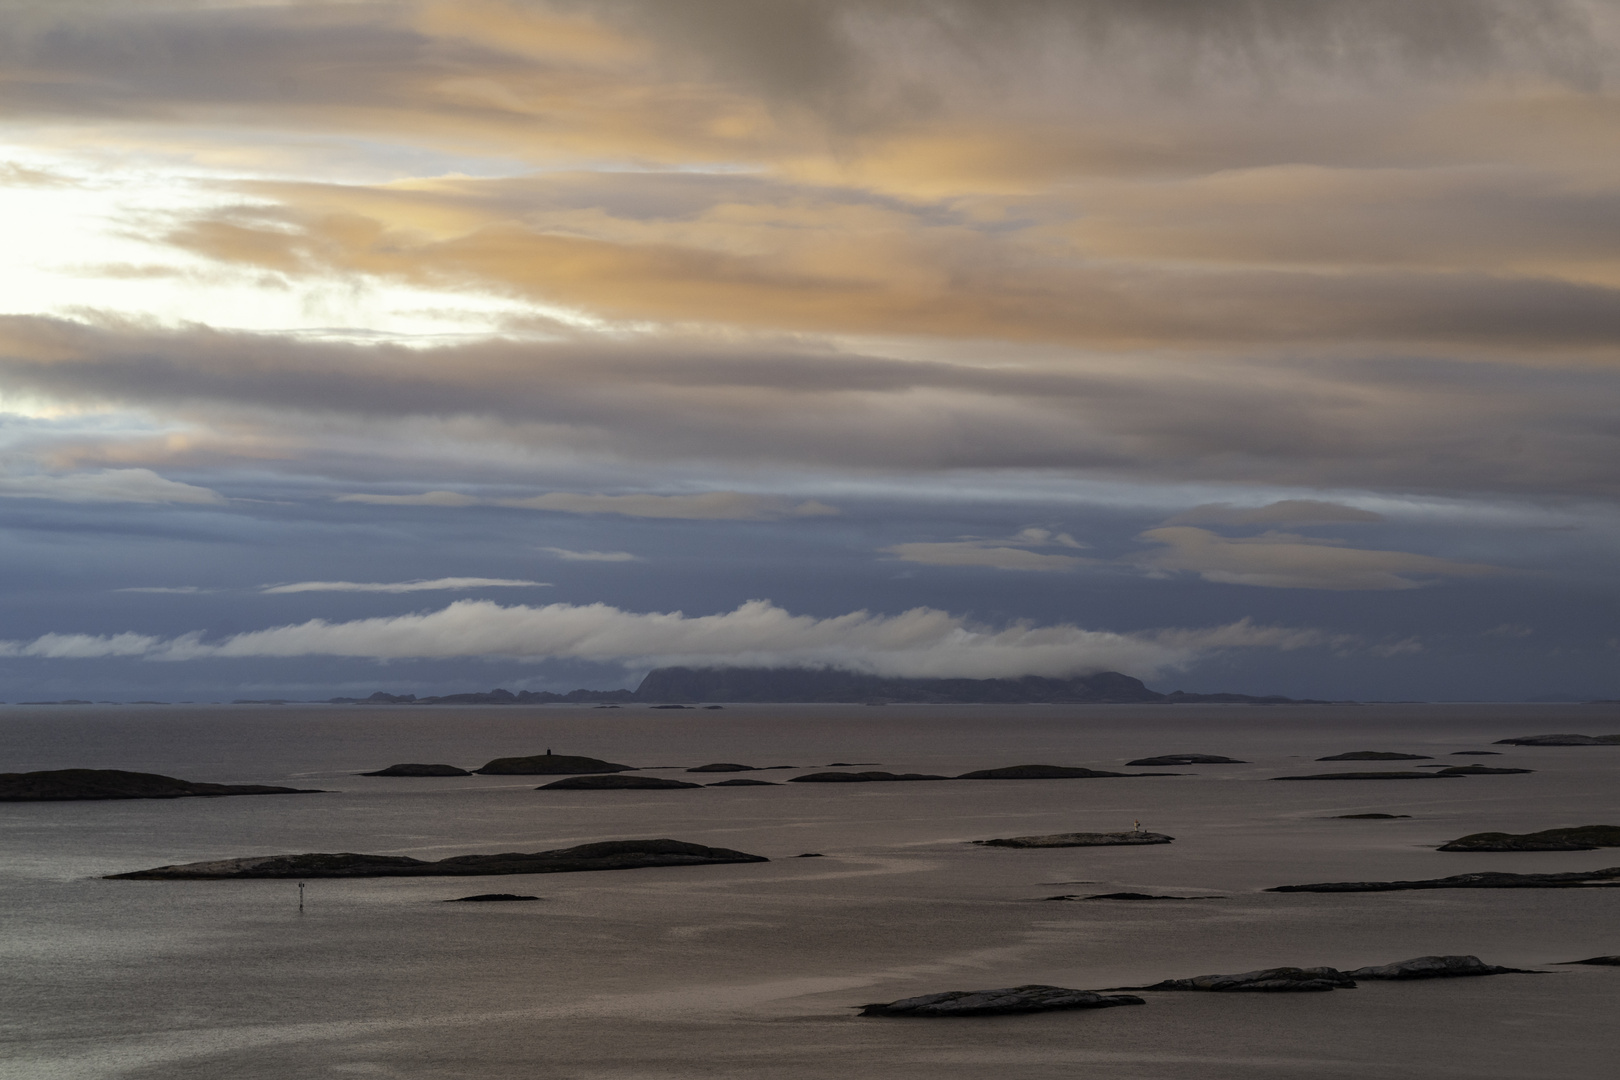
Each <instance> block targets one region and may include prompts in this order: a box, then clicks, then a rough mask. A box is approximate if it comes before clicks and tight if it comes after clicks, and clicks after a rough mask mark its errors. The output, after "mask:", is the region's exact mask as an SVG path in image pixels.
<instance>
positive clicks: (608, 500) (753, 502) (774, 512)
mask: <svg viewBox="0 0 1620 1080" xmlns="http://www.w3.org/2000/svg"><path fill="white" fill-rule="evenodd" d="M337 501H338V502H357V503H371V504H373V505H377V506H451V507H454V506H509V507H515V508H516V509H519V510H552V511H556V512H559V513H564V514H621V515H623V516H625V517H644V518H686V519H689V520H693V521H773V520H775V519H777V518H784V517H826V516H828V515H833V514H837V513H838V512H839V511H838V509H837V508H836V507H832V506H828V505H826V504H825V503H819V502H815V501H811V502H802V503H797V504H795V503H792V502H790V501H788V500H785V499H775V498H771V497H769V496H765V495H749V494H745V493H744V492H740V491H704V492H700V493H698V494H695V495H647V494H634V495H595V494H588V493H575V492H566V491H554V492H550V493H548V494H545V495H533V496H529V497H526V498H520V499H481V498H478V497H477V496H475V495H463V494H461V493H460V492H456V491H426V492H423V493H422V494H420V495H365V494H359V495H339V496H338V497H337Z"/></svg>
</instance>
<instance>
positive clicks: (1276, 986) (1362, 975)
mask: <svg viewBox="0 0 1620 1080" xmlns="http://www.w3.org/2000/svg"><path fill="white" fill-rule="evenodd" d="M1532 974H1537V973H1536V972H1530V971H1525V970H1524V969H1523V968H1510V967H1497V966H1496V965H1494V964H1487V963H1485V962H1484V961H1482V960H1480V958H1479V957H1477V956H1419V957H1414V958H1413V959H1411V960H1398V961H1396V962H1395V963H1393V964H1380V965H1376V966H1373V967H1362V968H1355V969H1354V970H1351V971H1340V970H1339V969H1337V968H1330V967H1309V968H1300V967H1276V968H1261V969H1260V970H1258V971H1245V972H1241V973H1239V974H1236V975H1197V976H1194V977H1193V978H1191V979H1165V980H1164V981H1163V982H1158V983H1154V984H1153V985H1151V986H1118V987H1114V989H1116V990H1198V991H1204V992H1208V993H1217V994H1223V993H1226V994H1229V993H1285V994H1291V993H1319V992H1321V991H1325V990H1353V989H1355V986H1356V981H1357V980H1358V979H1362V980H1411V979H1449V978H1462V977H1468V976H1474V975H1532Z"/></svg>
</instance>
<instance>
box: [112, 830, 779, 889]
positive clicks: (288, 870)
mask: <svg viewBox="0 0 1620 1080" xmlns="http://www.w3.org/2000/svg"><path fill="white" fill-rule="evenodd" d="M769 861H770V860H769V859H766V858H765V857H764V856H763V855H749V854H747V853H746V852H742V851H733V850H731V849H730V848H716V847H706V846H704V845H702V844H688V843H685V842H684V841H680V840H668V839H660V840H608V841H604V842H602V843H599V844H581V845H579V846H578V847H571V848H558V849H556V850H553V851H537V852H534V853H532V854H518V853H514V852H508V853H504V854H500V855H456V856H452V857H451V858H448V859H440V860H439V861H437V862H426V861H423V860H421V859H412V858H410V857H408V856H405V855H358V854H355V853H353V852H340V853H337V854H328V853H324V852H315V853H310V854H305V855H257V856H249V857H247V858H241V859H216V860H211V861H208V862H195V863H178V864H175V865H173V866H157V867H153V868H152V869H150V870H133V871H130V872H128V873H124V874H107V875H104V876H105V877H106V878H107V879H108V880H111V881H199V880H215V879H239V878H351V877H480V876H493V875H500V874H568V873H581V872H586V871H594V870H640V869H645V868H648V867H657V866H708V865H714V864H719V863H744V862H769Z"/></svg>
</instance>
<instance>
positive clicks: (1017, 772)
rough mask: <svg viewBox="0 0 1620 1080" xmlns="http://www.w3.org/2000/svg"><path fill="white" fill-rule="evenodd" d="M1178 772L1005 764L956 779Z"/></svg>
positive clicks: (1078, 777)
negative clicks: (1130, 771)
mask: <svg viewBox="0 0 1620 1080" xmlns="http://www.w3.org/2000/svg"><path fill="white" fill-rule="evenodd" d="M1179 775H1180V774H1179V773H1123V772H1107V771H1105V770H1102V769H1080V768H1073V767H1070V766H1068V765H1007V766H1004V767H1002V768H999V769H976V770H974V771H973V772H965V773H963V774H962V775H961V776H958V777H957V779H958V780H1092V779H1100V778H1103V777H1111V776H1179Z"/></svg>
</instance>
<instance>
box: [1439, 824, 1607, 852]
mask: <svg viewBox="0 0 1620 1080" xmlns="http://www.w3.org/2000/svg"><path fill="white" fill-rule="evenodd" d="M1606 847H1620V826H1616V825H1582V826H1579V827H1578V828H1573V829H1543V830H1542V831H1541V832H1533V833H1505V832H1481V833H1470V834H1469V835H1467V836H1461V837H1458V838H1457V839H1455V840H1452V841H1450V842H1449V843H1446V844H1442V845H1441V846H1440V848H1439V850H1440V851H1596V850H1597V849H1598V848H1606Z"/></svg>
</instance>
